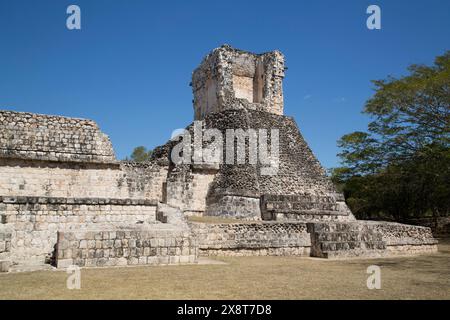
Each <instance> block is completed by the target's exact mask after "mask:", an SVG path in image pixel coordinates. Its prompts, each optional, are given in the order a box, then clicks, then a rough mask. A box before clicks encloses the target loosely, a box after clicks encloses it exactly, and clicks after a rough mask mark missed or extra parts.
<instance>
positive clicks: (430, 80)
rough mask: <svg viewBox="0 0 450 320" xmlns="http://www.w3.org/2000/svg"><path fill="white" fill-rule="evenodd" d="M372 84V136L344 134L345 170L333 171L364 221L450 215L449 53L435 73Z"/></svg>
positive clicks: (431, 69) (413, 69)
mask: <svg viewBox="0 0 450 320" xmlns="http://www.w3.org/2000/svg"><path fill="white" fill-rule="evenodd" d="M408 70H409V74H408V75H406V76H404V77H401V78H394V77H388V78H387V79H386V80H376V81H373V83H374V85H375V94H374V96H373V97H372V98H371V99H369V100H368V101H367V102H366V105H365V108H364V111H363V112H364V113H365V114H368V115H369V116H370V117H371V119H372V121H371V122H370V123H369V125H368V128H367V132H353V133H350V134H347V135H344V136H343V137H342V138H341V139H340V140H339V141H338V146H339V147H341V148H342V152H341V153H339V157H340V158H341V161H342V164H343V166H342V167H340V168H335V169H334V170H333V172H332V177H333V180H334V181H335V182H336V183H337V184H338V185H340V187H341V188H342V190H343V191H344V195H345V196H346V200H347V203H348V205H349V206H350V207H351V209H352V210H353V211H354V212H355V214H357V215H358V216H359V217H362V218H372V217H380V216H386V217H392V218H395V219H396V220H404V219H407V218H410V217H412V216H424V215H427V214H429V213H432V214H433V215H434V216H437V215H447V214H448V213H449V211H450V172H449V171H450V149H449V146H450V92H449V90H450V51H449V52H447V53H445V54H444V55H442V56H438V57H437V58H436V59H435V63H434V65H432V66H423V65H412V66H410V67H409V68H408Z"/></svg>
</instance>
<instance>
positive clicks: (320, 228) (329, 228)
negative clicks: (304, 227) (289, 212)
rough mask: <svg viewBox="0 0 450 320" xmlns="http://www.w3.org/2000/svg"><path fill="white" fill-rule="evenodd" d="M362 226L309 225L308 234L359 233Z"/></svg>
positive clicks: (349, 224) (334, 223)
mask: <svg viewBox="0 0 450 320" xmlns="http://www.w3.org/2000/svg"><path fill="white" fill-rule="evenodd" d="M361 229H362V225H361V224H359V223H358V222H330V223H308V232H311V233H312V232H316V233H326V232H359V231H361Z"/></svg>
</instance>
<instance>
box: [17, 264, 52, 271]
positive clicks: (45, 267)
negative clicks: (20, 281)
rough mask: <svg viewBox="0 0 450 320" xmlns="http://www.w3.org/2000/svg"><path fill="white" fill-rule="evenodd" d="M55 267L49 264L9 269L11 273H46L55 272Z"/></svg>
mask: <svg viewBox="0 0 450 320" xmlns="http://www.w3.org/2000/svg"><path fill="white" fill-rule="evenodd" d="M54 269H55V267H53V266H51V265H49V264H36V265H34V264H29V265H28V264H16V265H12V266H10V268H9V272H34V271H44V270H54Z"/></svg>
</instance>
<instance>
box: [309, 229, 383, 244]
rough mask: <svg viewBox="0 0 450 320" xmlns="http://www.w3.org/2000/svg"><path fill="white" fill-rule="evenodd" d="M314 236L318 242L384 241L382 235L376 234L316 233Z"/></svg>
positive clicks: (355, 232) (351, 232) (353, 232)
mask: <svg viewBox="0 0 450 320" xmlns="http://www.w3.org/2000/svg"><path fill="white" fill-rule="evenodd" d="M313 236H314V237H315V238H316V240H317V241H334V242H346V241H382V234H380V233H375V232H360V231H347V232H315V233H314V234H313Z"/></svg>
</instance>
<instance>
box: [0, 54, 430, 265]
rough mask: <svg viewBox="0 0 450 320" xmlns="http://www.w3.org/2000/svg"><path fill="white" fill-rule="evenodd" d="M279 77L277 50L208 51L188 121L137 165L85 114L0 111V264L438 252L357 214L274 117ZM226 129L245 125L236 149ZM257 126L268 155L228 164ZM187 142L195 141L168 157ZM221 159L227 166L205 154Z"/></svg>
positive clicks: (415, 235)
mask: <svg viewBox="0 0 450 320" xmlns="http://www.w3.org/2000/svg"><path fill="white" fill-rule="evenodd" d="M284 76H285V63H284V56H283V55H282V54H281V53H280V52H279V51H272V52H268V53H264V54H254V53H250V52H246V51H241V50H237V49H234V48H231V47H230V46H227V45H224V46H222V47H220V48H217V49H215V50H213V51H212V52H211V53H210V54H208V55H207V56H206V57H205V58H204V59H203V61H202V62H201V64H200V65H199V67H198V68H197V69H195V70H194V72H193V74H192V83H191V86H192V90H193V96H194V100H193V107H194V122H193V123H192V124H191V125H189V126H187V127H186V130H185V131H184V132H183V133H182V134H181V135H179V136H176V137H174V138H173V139H171V140H170V141H169V142H167V143H166V144H165V145H163V146H160V147H157V148H155V150H154V151H153V154H152V156H151V160H150V161H148V162H143V163H135V162H129V161H119V160H117V159H116V157H115V154H114V150H113V147H112V144H111V142H110V140H109V138H108V136H107V135H105V134H104V133H103V132H101V131H100V129H99V128H98V126H97V125H96V123H95V122H93V121H91V120H84V119H78V118H67V117H61V116H49V115H40V114H33V113H26V112H13V111H0V270H1V271H23V270H32V269H36V268H37V269H39V268H52V267H57V268H64V267H68V266H70V265H78V266H82V267H96V266H124V265H161V264H185V263H197V261H198V258H199V257H202V256H220V255H296V256H313V257H321V258H350V257H385V256H392V255H414V254H420V253H429V252H435V251H437V241H436V240H435V239H434V238H433V236H432V233H431V230H430V229H429V228H426V227H419V226H410V225H404V224H399V223H391V222H376V221H358V220H356V219H355V217H354V216H353V214H352V213H351V212H350V210H349V209H348V207H347V205H346V204H345V201H344V197H343V195H342V194H340V193H339V192H337V190H336V189H335V187H334V186H333V184H332V183H331V181H330V180H329V178H328V177H327V176H326V175H325V171H324V169H323V168H322V166H321V165H320V163H319V162H318V160H317V159H316V157H315V156H314V154H313V153H312V151H311V149H310V148H309V147H308V145H307V143H306V142H305V140H304V139H303V137H302V135H301V133H300V131H299V128H298V127H297V124H296V122H295V120H294V119H293V118H292V117H289V116H285V115H284V110H283V107H284V105H283V79H284ZM186 107H189V106H188V105H187V106H186ZM186 123H188V119H186ZM231 129H234V130H231ZM261 129H263V130H262V131H261ZM274 129H276V130H277V131H274ZM237 130H240V132H244V133H246V134H248V137H247V138H248V139H244V141H241V144H240V146H239V139H238V138H237V137H236V136H233V135H230V132H235V133H236V131H237ZM207 132H208V133H211V132H213V133H215V136H216V138H215V140H214V141H216V140H217V137H218V136H220V137H222V138H223V143H222V145H223V150H221V151H222V152H221V155H222V156H223V157H222V158H220V157H217V158H214V159H216V161H204V159H205V157H204V156H203V155H202V154H199V152H198V150H199V149H200V150H202V148H203V147H207V146H208V145H209V144H210V143H211V141H212V139H207V138H205V136H206V133H207ZM260 132H263V133H267V139H266V140H267V145H268V146H269V147H270V150H269V149H268V153H269V154H271V155H272V154H274V153H273V151H275V149H276V150H277V151H278V152H277V153H276V158H274V157H272V156H270V157H269V158H270V159H269V160H270V161H269V162H266V163H260V162H256V163H251V161H250V158H251V154H250V151H248V152H247V151H246V150H244V153H243V154H244V160H245V161H237V158H239V157H240V155H239V152H241V153H242V148H245V149H246V148H247V147H250V146H251V145H252V143H254V141H257V142H256V144H257V146H261V145H262V142H263V140H264V139H263V140H261V137H262V136H261V135H260V136H258V139H256V140H253V142H252V137H253V133H258V134H259V133H260ZM273 132H277V134H278V141H277V143H273V142H274V141H275V140H276V139H275V136H274V133H273ZM202 134H203V139H200V140H199V138H198V136H199V135H200V136H201V135H202ZM191 138H192V140H191V141H189V146H193V147H195V146H196V144H197V147H198V144H200V148H193V149H192V150H194V151H193V152H192V153H191V152H190V151H189V150H188V149H186V148H184V149H182V153H180V154H181V155H182V156H183V159H184V161H181V162H177V161H174V159H173V155H174V149H175V148H177V147H179V143H180V141H181V140H183V141H184V142H186V139H191ZM209 138H210V137H209ZM235 138H236V139H235ZM235 143H236V144H235ZM230 145H231V146H232V147H231V153H230ZM257 150H258V151H259V150H260V149H257ZM230 154H231V155H230ZM225 155H226V156H229V157H231V159H232V160H233V161H232V163H230V162H229V161H218V160H217V159H219V160H220V159H223V158H224V157H225ZM186 158H188V160H189V161H186ZM190 160H192V161H190ZM241 160H242V159H241ZM272 169H274V170H272ZM192 216H195V217H214V218H209V220H208V221H206V222H199V221H201V219H199V218H197V219H192V218H191V217H192ZM218 218H220V220H219V219H218ZM215 219H216V220H217V222H214V220H215ZM194 221H197V222H194ZM211 221H212V222H211ZM227 221H229V222H227Z"/></svg>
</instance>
